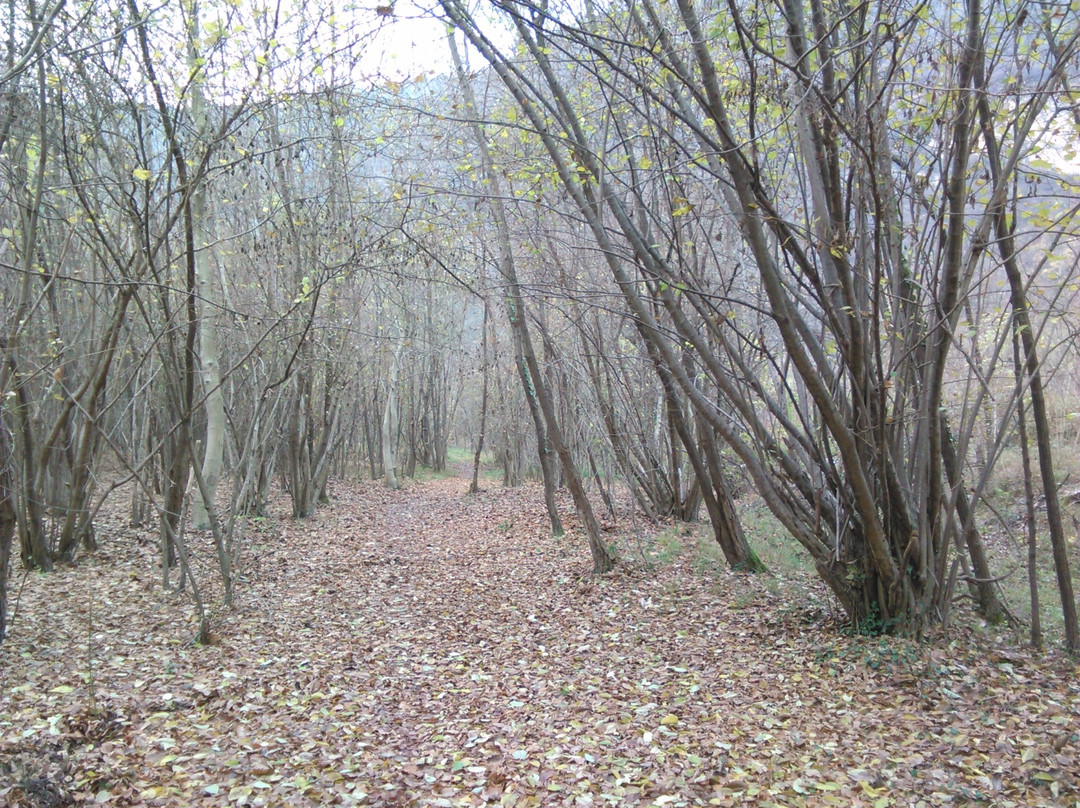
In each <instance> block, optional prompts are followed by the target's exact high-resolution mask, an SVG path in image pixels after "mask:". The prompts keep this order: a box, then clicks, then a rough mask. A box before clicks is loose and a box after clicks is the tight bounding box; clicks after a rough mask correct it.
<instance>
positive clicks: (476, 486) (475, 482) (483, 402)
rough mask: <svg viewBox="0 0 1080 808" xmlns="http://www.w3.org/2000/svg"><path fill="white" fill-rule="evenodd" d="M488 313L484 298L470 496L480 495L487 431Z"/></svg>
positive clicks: (489, 372) (488, 374) (489, 370)
mask: <svg viewBox="0 0 1080 808" xmlns="http://www.w3.org/2000/svg"><path fill="white" fill-rule="evenodd" d="M488 311H489V306H488V302H487V298H484V320H483V323H482V324H481V326H480V352H481V360H480V362H481V368H480V371H481V373H483V375H484V381H483V388H482V390H481V393H480V434H479V435H478V436H477V439H476V453H475V454H474V455H473V472H472V483H471V484H470V485H469V493H470V494H478V493H480V456H481V455H482V454H483V453H484V431H485V430H486V429H487V409H488V378H489V376H490V375H491V369H490V368H489V367H488V344H487V343H488V339H487V333H488Z"/></svg>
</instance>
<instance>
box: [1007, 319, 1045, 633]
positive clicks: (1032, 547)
mask: <svg viewBox="0 0 1080 808" xmlns="http://www.w3.org/2000/svg"><path fill="white" fill-rule="evenodd" d="M1012 344H1013V367H1014V368H1015V373H1016V380H1017V382H1018V384H1017V389H1018V393H1019V397H1018V398H1017V401H1016V418H1017V425H1018V426H1019V429H1020V462H1021V464H1022V467H1023V472H1024V525H1025V527H1026V528H1027V577H1028V594H1029V596H1030V598H1031V633H1030V637H1031V647H1032V648H1042V644H1043V636H1042V615H1041V614H1040V609H1039V568H1038V567H1037V566H1036V564H1037V562H1038V560H1039V554H1038V547H1039V542H1038V526H1037V525H1036V523H1035V518H1036V517H1035V485H1034V483H1033V481H1032V479H1031V447H1030V446H1029V445H1028V429H1027V413H1026V411H1025V410H1026V407H1025V406H1024V387H1025V385H1024V384H1023V379H1024V363H1023V360H1022V359H1021V356H1020V337H1019V335H1018V334H1017V333H1016V329H1013V335H1012Z"/></svg>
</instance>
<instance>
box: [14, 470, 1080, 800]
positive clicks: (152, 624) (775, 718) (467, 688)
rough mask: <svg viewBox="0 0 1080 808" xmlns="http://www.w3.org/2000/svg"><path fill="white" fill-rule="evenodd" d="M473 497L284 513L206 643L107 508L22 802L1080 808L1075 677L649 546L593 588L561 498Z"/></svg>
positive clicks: (41, 697) (34, 709) (74, 581)
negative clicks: (895, 628) (827, 609)
mask: <svg viewBox="0 0 1080 808" xmlns="http://www.w3.org/2000/svg"><path fill="white" fill-rule="evenodd" d="M466 487H467V481H466V480H464V479H461V478H449V479H443V480H434V481H430V482H427V483H424V484H415V485H412V486H410V487H408V488H407V489H405V490H403V491H398V492H390V491H387V490H385V489H383V488H381V487H379V486H376V485H373V484H369V485H358V486H353V487H347V486H344V485H339V487H338V489H337V490H335V492H334V494H335V496H334V499H333V500H332V502H331V504H330V505H328V506H326V507H324V508H322V509H321V510H320V511H318V512H317V513H316V514H315V515H314V516H313V517H311V518H308V519H306V520H302V521H290V520H284V519H281V520H276V519H268V520H266V521H264V522H261V523H259V524H257V525H256V526H255V528H256V529H255V530H254V531H253V533H252V534H251V535H250V537H249V542H250V545H251V546H250V547H249V548H248V549H247V550H246V551H245V554H244V557H243V559H242V561H241V564H240V567H239V580H238V586H237V592H238V594H237V603H236V605H235V606H234V608H233V609H231V610H228V611H225V610H223V609H220V608H219V609H218V610H216V611H215V612H214V626H215V628H214V637H213V642H212V644H210V645H206V646H200V645H195V644H194V643H193V642H192V639H191V638H192V637H193V636H194V633H195V631H194V624H193V622H192V620H191V619H190V617H189V615H190V613H191V608H190V604H189V603H188V599H187V597H186V596H185V595H184V594H182V593H175V592H171V591H165V590H163V589H162V587H161V586H160V583H159V581H158V577H159V573H158V572H157V571H156V562H155V540H154V537H153V531H152V530H151V531H137V530H134V529H132V528H129V527H127V526H126V525H125V523H124V520H123V517H122V516H121V515H119V514H106V515H105V517H104V519H105V522H104V523H103V525H102V527H101V529H99V536H101V537H102V538H103V541H102V545H103V549H102V550H101V551H99V552H98V553H97V554H95V555H94V556H91V557H88V558H86V559H84V560H81V561H80V562H79V564H78V567H77V568H75V569H72V568H68V569H61V570H60V571H58V572H57V573H55V574H51V575H47V576H45V575H37V574H31V575H29V576H27V577H25V578H24V579H22V580H15V581H13V582H12V591H13V595H14V594H15V593H18V596H19V601H20V602H19V607H18V614H17V615H16V617H15V623H14V625H13V626H12V630H11V634H10V636H9V638H8V640H7V641H6V643H5V644H4V645H3V646H2V647H0V665H2V668H0V686H2V691H0V805H2V804H11V805H27V806H59V805H83V804H108V805H227V804H228V805H237V806H244V805H251V806H261V805H290V806H292V805H329V804H339V805H374V806H407V805H408V806H411V805H417V806H462V805H463V806H471V805H501V806H536V805H579V806H603V805H629V806H634V805H643V806H644V805H654V806H662V805H670V806H684V805H721V806H723V805H770V804H772V805H784V806H788V805H791V806H800V805H805V806H819V805H844V806H873V808H885V806H892V805H896V806H901V805H904V806H906V805H913V806H931V805H968V804H987V805H999V806H1029V805H1077V804H1080V792H1078V785H1080V782H1078V772H1080V761H1078V757H1077V753H1078V750H1080V679H1078V677H1077V675H1076V674H1077V669H1076V665H1075V662H1074V661H1070V660H1069V659H1068V658H1066V657H1063V656H1060V655H1055V654H1044V655H1043V656H1041V657H1038V656H1034V655H1032V654H1030V653H1028V652H1027V651H1024V650H1019V649H1016V648H1014V647H1009V646H1006V645H1001V644H994V643H992V642H991V641H990V640H988V639H987V638H985V637H980V636H979V635H977V634H973V633H956V634H954V636H952V637H945V638H941V639H939V640H938V641H935V642H933V643H924V644H915V643H911V642H906V641H902V640H896V639H893V640H889V641H887V642H886V641H883V640H878V639H871V638H859V637H851V636H847V635H845V634H843V633H842V632H839V631H837V630H836V629H835V627H832V626H830V625H829V624H827V622H823V621H821V620H809V619H806V618H805V617H804V616H803V615H800V614H799V613H798V612H797V610H791V609H784V608H782V607H781V604H778V603H777V602H776V601H775V600H770V598H769V597H768V596H767V595H766V593H765V591H764V589H763V588H762V587H761V585H760V584H759V582H758V580H756V579H753V578H747V577H745V576H737V575H734V574H730V573H726V572H722V573H717V574H715V575H711V576H706V575H703V574H701V572H700V571H699V570H697V571H696V570H694V569H692V568H691V567H690V565H689V563H688V562H686V561H685V560H684V559H682V558H676V559H675V560H674V561H673V562H672V563H670V564H666V565H650V564H644V563H641V562H640V561H638V562H635V561H634V559H635V557H636V551H635V548H634V546H633V545H627V546H626V547H624V548H622V549H623V551H624V552H623V555H624V556H625V557H626V558H627V559H628V561H627V562H625V563H623V564H622V565H620V566H619V567H617V568H616V571H615V572H614V573H612V574H610V575H607V576H604V577H593V576H592V575H591V574H589V556H588V552H587V549H586V548H585V543H584V541H583V539H581V537H580V536H578V535H577V532H576V530H575V529H574V528H573V520H569V521H570V523H571V528H570V532H569V534H568V535H567V536H565V537H561V538H554V537H552V536H551V535H550V531H549V530H548V527H547V523H546V520H545V517H544V512H543V508H542V503H541V497H540V493H539V491H538V490H537V489H536V488H535V487H530V486H526V487H523V488H520V489H494V490H488V491H484V492H481V494H479V495H476V496H466V495H465V491H466ZM565 504H566V503H564V505H565ZM200 540H201V541H203V542H205V546H200V544H199V542H200ZM191 541H192V548H191V552H192V555H193V556H194V557H195V561H196V563H197V564H198V565H199V566H198V567H197V568H198V569H203V570H207V571H209V570H210V569H212V567H211V564H212V547H211V546H210V544H209V539H208V538H207V537H205V536H203V537H201V539H200V537H199V536H198V535H196V536H193V537H192V539H191ZM174 577H175V573H174ZM205 577H206V578H207V580H206V581H204V582H203V586H204V588H205V589H206V590H207V592H206V593H204V594H206V595H207V597H208V599H210V600H212V599H213V597H215V596H216V597H218V598H220V593H216V594H215V593H214V592H213V591H212V590H213V587H214V586H215V585H216V584H215V583H214V582H213V581H212V580H210V579H211V575H210V573H209V572H207V573H206V575H205ZM748 592H749V593H750V599H749V600H748ZM755 593H756V594H755Z"/></svg>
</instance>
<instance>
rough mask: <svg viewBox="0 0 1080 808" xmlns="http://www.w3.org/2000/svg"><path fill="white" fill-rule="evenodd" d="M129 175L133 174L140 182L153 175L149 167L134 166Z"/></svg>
mask: <svg viewBox="0 0 1080 808" xmlns="http://www.w3.org/2000/svg"><path fill="white" fill-rule="evenodd" d="M131 176H133V177H134V178H135V179H137V180H139V181H140V182H146V181H147V180H148V179H150V178H151V177H152V176H154V175H153V174H151V173H150V171H149V169H146V168H136V169H135V170H134V171H132V172H131Z"/></svg>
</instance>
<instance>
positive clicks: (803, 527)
mask: <svg viewBox="0 0 1080 808" xmlns="http://www.w3.org/2000/svg"><path fill="white" fill-rule="evenodd" d="M441 5H442V8H443V10H444V12H445V13H446V15H447V16H448V18H449V19H450V20H451V21H452V22H453V23H454V24H455V25H456V26H457V27H458V28H459V29H460V30H462V31H463V32H464V33H465V35H466V36H467V37H468V38H469V40H470V41H471V42H472V43H473V44H474V46H476V47H477V48H478V49H479V50H480V51H481V53H483V55H484V57H485V58H486V59H487V60H488V61H489V63H490V64H491V65H492V68H493V70H495V71H496V72H497V73H498V75H499V77H500V79H501V80H502V81H503V83H504V84H505V86H506V87H507V89H508V91H509V92H510V93H511V94H512V95H513V97H514V98H515V100H516V101H517V103H518V105H519V109H520V112H521V114H522V115H523V116H524V117H525V119H526V120H527V121H528V125H529V127H530V128H531V129H532V130H533V131H534V132H535V133H536V136H537V137H538V138H539V139H540V140H541V142H542V143H543V145H544V147H545V149H546V151H547V154H548V157H549V159H550V164H551V165H552V166H553V167H554V169H555V170H556V172H557V173H558V176H559V179H560V180H561V183H562V185H563V187H564V189H565V193H566V194H567V196H568V197H569V198H570V199H572V200H573V202H574V208H575V214H576V215H577V216H578V217H580V219H581V221H583V222H585V223H586V224H587V226H588V228H589V230H590V232H591V234H592V237H593V238H594V239H595V243H596V246H597V247H598V248H599V250H600V251H601V253H602V255H603V257H604V260H605V261H606V262H607V264H608V266H609V269H610V272H611V277H612V281H613V283H614V285H615V288H617V290H618V292H619V293H620V294H621V295H622V297H623V299H624V300H625V301H626V304H627V306H628V307H629V309H630V311H631V312H632V314H633V316H634V318H635V324H636V327H637V328H638V330H639V333H640V334H641V337H642V339H643V341H645V343H646V344H648V345H649V346H650V351H652V352H654V353H655V356H656V357H657V365H658V367H660V368H662V370H663V372H665V373H667V374H669V375H670V377H671V378H672V379H673V380H674V382H675V383H676V384H677V385H678V388H679V390H680V391H681V394H682V395H685V396H686V397H687V400H689V401H690V402H691V403H692V405H693V407H694V409H695V411H696V412H697V413H698V415H699V416H700V417H701V418H702V419H703V420H704V421H705V422H706V423H707V424H708V425H709V426H710V427H711V428H712V429H713V430H715V432H716V434H717V435H718V436H720V437H721V438H722V440H723V442H724V443H725V444H726V446H727V447H728V448H729V449H730V450H731V451H732V452H734V453H735V454H736V455H737V456H738V458H739V460H740V461H741V462H742V463H744V464H745V466H746V469H747V472H748V473H749V475H750V477H751V478H752V479H753V481H754V484H755V486H756V488H757V490H758V493H759V494H760V495H761V496H762V498H763V499H764V501H765V502H766V503H767V505H768V506H769V507H770V509H771V510H772V511H773V513H774V514H775V515H776V516H777V518H778V519H779V520H780V521H781V522H782V524H783V525H784V526H785V528H786V529H787V530H788V531H789V532H790V533H791V534H792V536H794V537H795V538H796V539H797V540H798V541H799V542H800V543H801V544H802V545H803V546H804V547H805V548H806V549H807V550H808V551H809V553H810V554H811V556H812V557H813V558H814V560H815V564H816V567H817V570H818V572H819V574H820V575H821V576H822V578H823V579H824V580H825V581H826V582H827V583H828V584H829V586H830V588H831V589H832V590H833V592H834V593H835V594H836V596H837V598H838V599H839V601H840V603H841V604H842V606H843V607H844V609H845V610H846V611H847V613H848V614H849V615H850V616H851V618H852V620H853V621H854V622H855V623H856V624H857V625H859V626H860V627H864V628H870V629H873V630H905V631H911V632H918V631H919V630H920V629H921V628H922V627H923V626H925V625H927V624H928V623H932V622H935V621H936V620H938V619H940V617H941V615H942V614H943V613H944V612H945V611H946V610H947V606H948V604H947V598H948V594H949V592H950V591H951V590H950V586H949V575H948V569H949V559H950V557H951V548H952V547H953V546H954V542H953V540H952V536H953V535H955V532H956V531H957V530H958V527H957V524H956V523H957V519H956V518H955V514H956V509H957V507H958V506H957V498H956V496H955V492H956V491H957V489H958V488H959V487H961V485H962V483H961V482H960V481H957V483H956V484H955V485H954V486H953V487H952V488H951V489H950V487H949V483H948V480H947V479H946V477H947V475H946V474H945V473H944V470H943V456H944V440H945V429H944V414H945V411H946V410H945V408H946V406H947V399H946V395H945V384H944V380H945V370H946V367H947V365H948V360H949V358H950V355H951V354H952V352H953V349H954V338H953V334H954V333H955V331H956V326H957V322H958V320H959V318H960V313H961V311H962V310H963V306H962V303H963V301H964V299H965V296H966V295H967V294H968V290H969V289H970V288H971V284H972V279H973V278H974V277H976V276H977V275H978V273H979V272H980V271H982V272H989V271H993V267H992V266H990V264H989V263H988V262H989V258H988V253H987V250H986V249H985V245H986V244H987V240H988V237H989V235H990V233H991V229H992V226H993V223H994V221H995V220H997V219H998V218H999V217H998V214H997V213H996V211H997V209H998V208H999V207H1000V202H1001V200H1002V199H1003V198H1004V196H1003V195H1004V194H1005V193H1006V191H1007V190H1008V188H1009V187H1010V183H1011V182H1012V180H1013V179H1014V178H1015V176H1016V175H1015V172H1016V168H1017V164H1018V163H1019V161H1020V160H1021V159H1022V156H1023V154H1024V153H1025V150H1026V149H1029V148H1031V146H1032V144H1033V142H1034V138H1036V136H1035V135H1033V134H1032V128H1031V125H1032V123H1033V121H1034V120H1035V119H1036V118H1037V117H1038V116H1039V115H1040V114H1041V113H1042V111H1043V110H1044V109H1046V104H1047V101H1048V99H1049V98H1050V97H1053V96H1054V95H1055V93H1060V92H1061V91H1062V89H1063V88H1062V84H1061V77H1062V76H1063V75H1064V70H1065V66H1066V64H1067V62H1066V61H1063V60H1062V58H1061V57H1062V56H1064V55H1067V54H1069V53H1071V50H1070V48H1071V46H1066V47H1065V48H1064V50H1061V51H1059V52H1057V53H1054V54H1048V55H1046V56H1045V57H1044V61H1043V63H1042V65H1041V69H1040V70H1039V71H1032V72H1030V73H1027V74H1025V81H1023V82H1019V83H1015V84H1013V85H1011V86H1010V88H1009V91H1008V92H1005V93H999V94H998V95H996V96H994V97H993V99H991V96H990V94H989V93H988V92H987V89H986V88H987V80H984V79H983V78H980V76H981V73H980V70H982V69H983V68H982V67H981V65H982V64H984V62H982V61H981V60H982V59H983V56H982V54H984V53H985V54H988V55H987V56H986V61H985V64H995V65H996V64H999V63H998V62H993V61H992V58H991V56H990V55H989V54H993V56H994V58H997V57H998V56H1001V57H1002V58H1004V56H1005V54H1007V53H1009V52H1010V49H1011V48H1012V46H1013V43H1014V42H1017V41H1020V40H1023V41H1025V42H1026V41H1028V39H1026V38H1030V37H1035V36H1038V35H1039V31H1038V29H1037V27H1035V24H1033V23H1029V24H1028V25H1027V26H1023V25H1021V26H998V25H995V26H994V27H991V28H989V29H988V28H987V27H986V26H984V19H985V18H986V11H985V10H984V9H983V8H982V5H981V4H980V2H979V0H972V2H969V3H968V4H967V5H966V6H965V8H964V10H963V13H962V15H961V16H959V17H958V18H957V20H956V22H957V24H956V25H955V26H954V27H953V28H951V29H948V30H945V31H943V32H941V34H940V38H936V39H933V40H932V41H927V40H926V39H925V38H921V37H920V36H916V37H914V38H912V37H911V34H912V33H914V32H918V33H919V34H920V35H924V34H925V32H926V30H927V27H926V25H925V23H924V17H925V14H926V13H927V12H928V10H927V9H926V8H922V9H919V8H916V9H909V8H908V7H906V6H904V5H903V4H894V3H890V2H885V3H878V4H874V5H873V6H869V7H865V8H863V9H860V10H859V12H858V13H856V14H853V15H846V14H844V13H843V12H840V11H836V10H833V9H829V8H827V7H826V6H824V5H823V4H820V3H818V2H816V1H815V0H811V1H810V2H807V3H799V2H787V3H784V4H783V5H782V6H781V7H780V8H779V9H776V10H773V9H766V8H756V7H755V8H743V7H742V6H739V5H737V4H733V5H731V6H729V7H727V8H726V9H711V8H710V9H708V16H707V17H706V18H704V19H703V17H702V14H703V13H705V11H706V10H705V9H704V8H703V7H700V6H698V5H697V4H694V3H693V2H692V0H679V2H678V3H677V4H676V6H675V7H665V6H662V5H660V4H654V3H652V2H644V3H636V4H626V5H625V6H620V7H613V8H611V9H610V10H609V11H608V13H607V14H606V16H604V17H602V18H598V17H595V16H594V17H589V16H588V14H586V16H585V17H583V18H580V17H577V16H575V13H574V12H573V11H572V10H570V9H567V8H563V7H558V8H555V7H551V6H548V5H545V4H532V3H527V2H514V1H513V0H504V1H502V2H495V3H493V4H492V5H493V7H494V8H495V9H497V10H498V11H499V12H501V13H502V14H504V15H505V17H506V19H508V20H509V21H510V22H511V24H512V25H513V26H514V29H515V31H516V32H517V35H518V50H519V53H520V54H522V56H523V57H525V58H522V57H518V56H515V57H514V58H511V57H509V56H507V55H505V54H504V53H502V52H500V51H499V50H498V48H497V47H496V46H495V45H494V44H493V41H492V40H491V39H490V38H489V37H487V36H486V35H485V32H484V30H483V26H482V25H481V24H480V23H479V22H478V21H477V18H476V17H475V16H473V15H471V14H470V12H469V11H468V10H467V9H466V8H465V7H464V6H462V5H461V4H459V3H456V2H454V0H444V2H443V3H442V4H441ZM594 11H595V10H594ZM953 31H955V32H956V33H955V34H954V33H953ZM988 32H989V33H988ZM1069 41H1070V42H1075V39H1073V40H1069ZM916 42H919V43H922V44H920V45H916V44H915V43H916ZM902 43H906V44H902ZM944 48H951V52H952V53H954V54H955V58H954V59H953V60H952V61H951V62H949V63H948V67H949V70H948V71H946V73H947V75H948V80H947V81H948V83H947V86H943V85H942V80H941V79H935V78H934V76H933V75H931V74H929V73H928V70H927V68H925V67H924V66H923V65H924V62H923V61H921V59H923V58H924V57H925V55H926V53H928V52H929V53H930V57H929V58H931V59H932V60H934V63H937V60H938V59H940V58H941V56H940V53H941V52H942V49H944ZM571 68H572V70H573V71H574V72H576V73H577V74H578V75H588V76H589V78H590V82H589V83H588V84H582V83H581V82H575V81H572V80H571V75H572V70H571ZM997 69H998V70H1002V69H1004V68H1001V67H998V68H997ZM939 73H940V71H939ZM948 87H957V88H959V89H957V90H955V91H952V92H950V91H948ZM1006 99H1008V100H1006ZM1014 101H1015V103H1014ZM984 103H985V104H990V105H992V106H993V118H994V120H995V128H996V129H997V130H998V131H1006V132H1009V133H1010V143H1009V145H1008V147H1007V151H1008V155H1009V156H1008V158H1007V159H1005V160H1003V161H1002V164H1003V170H1002V171H1001V172H1000V173H995V174H993V175H992V176H990V178H989V181H988V182H985V183H984V182H983V181H982V180H981V179H980V176H981V172H983V171H984V170H987V168H988V167H989V162H988V160H989V158H987V157H986V156H985V155H979V154H977V153H975V152H973V149H972V146H973V140H974V134H975V132H976V131H977V129H976V127H977V120H978V114H977V111H978V108H979V107H980V106H981V105H983V104H984ZM597 107H600V108H601V109H602V112H601V113H600V120H599V121H597V120H596V118H595V117H592V118H587V117H586V115H585V112H584V110H586V109H595V108H597ZM916 108H922V109H930V110H933V113H932V114H927V115H916V116H913V115H911V114H910V112H909V111H910V110H911V109H916ZM638 133H643V134H638ZM773 133H783V134H784V135H785V138H779V137H775V136H774V135H773ZM929 144H934V146H935V148H936V150H937V151H938V152H940V154H941V155H942V157H941V160H940V161H931V162H928V160H927V158H926V154H927V153H928V152H929V151H930V150H929V149H928V146H929ZM988 173H989V172H988ZM931 179H932V180H933V181H935V182H940V183H941V187H942V189H943V193H942V194H940V195H936V196H931V197H930V198H929V199H928V200H927V198H926V197H924V195H923V193H922V190H923V189H925V188H926V183H927V182H928V181H929V180H931ZM714 217H719V218H720V219H722V220H726V221H728V222H730V223H731V226H730V227H728V229H727V230H726V231H721V232H717V233H715V237H716V238H723V239H724V240H725V243H729V244H731V246H729V247H728V248H727V252H726V254H724V255H721V254H719V253H718V252H717V251H716V249H715V239H709V238H708V236H709V223H710V221H711V220H713V219H714ZM913 220H925V223H924V225H923V229H922V231H921V232H920V231H917V230H912V228H911V222H912V221H913ZM999 243H1000V235H999ZM748 268H749V272H751V273H752V274H749V273H748ZM661 312H662V315H661ZM684 351H688V352H689V355H690V357H691V358H692V360H693V364H694V365H695V366H697V367H699V368H700V372H703V373H705V374H706V376H707V378H708V380H709V383H710V384H712V385H715V389H716V391H717V398H715V399H714V398H711V397H708V396H706V395H705V394H704V393H703V391H702V390H701V389H700V388H699V386H698V385H697V383H696V382H695V378H694V376H693V375H692V374H691V372H689V369H688V368H687V366H686V365H685V363H684V362H683V361H682V358H681V354H682V353H683V352H684ZM762 360H763V361H762ZM1046 450H1047V452H1049V446H1046ZM1047 482H1049V476H1048V477H1047ZM968 517H969V519H968V521H970V517H971V511H970V509H968ZM965 531H970V526H969V527H968V528H965ZM963 535H965V536H967V537H968V539H969V544H970V545H972V546H974V545H975V544H977V538H975V534H974V533H972V532H964V533H963ZM1071 643H1072V641H1071V640H1070V644H1071Z"/></svg>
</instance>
